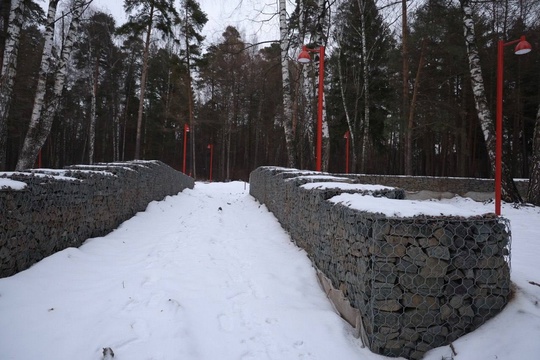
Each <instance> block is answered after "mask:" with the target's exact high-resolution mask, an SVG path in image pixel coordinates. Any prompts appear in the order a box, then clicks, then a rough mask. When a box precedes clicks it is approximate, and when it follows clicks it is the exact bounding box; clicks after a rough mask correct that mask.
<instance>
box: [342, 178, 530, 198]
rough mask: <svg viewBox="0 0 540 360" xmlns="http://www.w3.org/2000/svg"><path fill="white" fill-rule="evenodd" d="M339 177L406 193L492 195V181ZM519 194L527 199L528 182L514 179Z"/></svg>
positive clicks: (475, 179) (474, 179) (476, 179)
mask: <svg viewBox="0 0 540 360" xmlns="http://www.w3.org/2000/svg"><path fill="white" fill-rule="evenodd" d="M339 176H342V177H347V178H350V179H353V180H354V181H357V182H359V183H362V184H378V185H386V186H393V187H399V188H402V189H406V190H407V191H421V190H429V191H435V192H450V193H454V194H458V195H461V196H463V195H466V194H467V193H469V192H480V193H493V191H494V186H495V185H494V182H493V179H478V178H463V177H461V178H460V177H434V176H398V175H366V174H340V175H339ZM514 180H515V181H514V182H515V184H516V187H517V189H518V192H519V194H520V195H521V197H522V198H523V199H526V197H527V188H528V186H529V181H528V180H527V179H514Z"/></svg>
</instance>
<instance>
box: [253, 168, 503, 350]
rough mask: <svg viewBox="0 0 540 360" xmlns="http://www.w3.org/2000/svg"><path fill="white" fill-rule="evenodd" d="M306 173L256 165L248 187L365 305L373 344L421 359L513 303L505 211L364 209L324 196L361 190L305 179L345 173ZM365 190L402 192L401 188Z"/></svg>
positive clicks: (336, 282)
mask: <svg viewBox="0 0 540 360" xmlns="http://www.w3.org/2000/svg"><path fill="white" fill-rule="evenodd" d="M301 175H305V174H303V173H298V172H295V171H292V170H290V169H279V168H258V169H256V170H255V171H254V172H252V173H251V176H250V193H251V195H252V196H254V197H255V198H256V199H258V200H259V201H260V202H261V203H264V204H265V205H266V206H267V207H268V209H269V210H270V211H272V212H273V213H274V215H275V216H276V218H277V219H278V220H279V221H280V223H281V224H282V226H283V227H284V229H286V230H287V231H289V233H290V235H291V237H292V239H293V240H294V241H295V242H296V243H297V245H298V246H300V247H302V248H303V249H305V250H306V251H307V253H308V254H309V256H310V258H311V259H312V261H313V263H314V265H315V266H316V267H317V268H318V269H319V270H320V271H322V272H323V273H324V274H325V275H326V276H327V277H328V278H329V279H330V280H331V282H332V285H333V287H334V288H336V289H340V290H342V291H343V293H344V295H345V296H346V297H347V299H348V300H349V302H350V304H351V306H353V307H354V308H356V309H358V310H359V311H360V314H361V322H362V324H361V325H362V334H361V337H362V340H363V341H364V342H365V343H366V344H365V345H366V346H368V347H369V348H370V349H371V350H372V351H373V352H376V353H378V354H382V355H386V356H403V357H406V358H409V359H420V358H422V356H423V354H424V353H425V352H426V351H428V350H430V349H432V348H435V347H438V346H442V345H445V344H449V343H451V342H452V341H454V340H455V339H457V338H458V337H460V336H462V335H464V334H466V333H468V332H470V331H472V330H474V329H475V328H477V327H478V326H480V325H482V324H483V323H484V322H486V321H487V320H488V319H490V318H491V317H493V316H494V315H495V314H497V313H499V312H500V311H501V309H502V308H503V307H504V306H505V305H506V303H507V301H508V297H509V294H510V262H509V260H510V259H509V256H510V231H509V223H508V221H507V220H505V219H503V218H498V217H495V216H488V215H486V216H480V217H474V218H459V217H442V216H441V217H426V216H418V217H414V218H390V217H385V216H384V215H382V214H375V213H369V212H360V211H358V210H354V209H352V208H349V207H347V206H344V205H342V204H339V203H338V204H335V203H332V202H330V201H327V199H329V198H331V197H333V196H335V195H338V194H340V193H343V192H354V191H344V190H340V189H324V190H317V189H311V190H307V189H305V188H303V187H301V185H303V184H305V183H306V182H308V181H316V182H324V181H334V182H335V181H339V180H336V179H330V178H328V177H325V176H320V177H319V178H316V177H315V179H313V178H311V179H310V178H308V177H305V176H301ZM319 175H320V174H319ZM343 181H347V182H350V179H349V180H347V179H343ZM366 195H370V196H386V197H389V198H393V199H401V198H403V196H404V194H403V190H399V189H393V190H387V191H384V190H383V191H379V192H376V193H371V194H366Z"/></svg>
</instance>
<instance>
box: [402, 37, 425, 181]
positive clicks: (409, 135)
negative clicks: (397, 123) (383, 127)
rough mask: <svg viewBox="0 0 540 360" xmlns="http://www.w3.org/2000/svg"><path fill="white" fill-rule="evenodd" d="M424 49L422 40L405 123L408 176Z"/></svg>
mask: <svg viewBox="0 0 540 360" xmlns="http://www.w3.org/2000/svg"><path fill="white" fill-rule="evenodd" d="M425 48H426V40H425V39H424V40H423V41H422V50H421V51H420V61H419V62H418V70H417V71H416V77H415V79H414V89H413V94H412V99H411V104H410V106H409V118H408V121H407V142H406V143H407V149H408V151H409V153H407V161H406V164H408V167H409V170H410V173H409V175H412V157H413V156H412V144H413V141H412V137H413V136H412V134H413V129H414V110H415V109H416V98H417V97H418V89H419V87H420V74H421V72H422V68H423V67H424V52H425Z"/></svg>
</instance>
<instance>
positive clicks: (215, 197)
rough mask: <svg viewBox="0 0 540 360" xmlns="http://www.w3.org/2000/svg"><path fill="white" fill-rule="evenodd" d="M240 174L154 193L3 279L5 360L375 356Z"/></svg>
mask: <svg viewBox="0 0 540 360" xmlns="http://www.w3.org/2000/svg"><path fill="white" fill-rule="evenodd" d="M350 332H351V329H350V328H349V326H348V325H347V324H345V323H344V322H343V321H342V320H341V319H340V318H339V316H338V315H337V314H336V313H335V312H334V310H333V308H332V306H331V305H330V304H329V302H328V300H327V299H326V297H325V295H324V293H323V292H322V290H321V289H320V287H319V285H318V283H317V280H316V277H315V272H314V270H313V268H312V266H311V264H310V262H309V260H308V258H307V256H306V255H305V253H304V252H303V251H300V250H299V249H298V248H297V247H295V246H294V245H293V244H291V242H290V241H289V237H288V236H287V234H286V233H285V232H284V231H283V230H282V229H281V227H280V225H279V223H278V222H277V221H276V220H275V218H274V217H273V216H272V215H271V214H270V213H268V211H267V210H266V208H265V207H264V206H260V204H258V203H257V202H256V201H254V200H253V198H252V197H250V196H249V195H248V188H247V187H246V185H245V184H243V183H239V182H237V183H229V184H202V183H197V185H196V188H195V189H194V190H185V191H184V192H183V193H181V194H179V195H177V196H173V197H168V198H166V199H165V200H164V201H161V202H154V203H151V204H150V205H149V207H148V209H147V210H146V211H145V212H142V213H139V214H137V215H136V216H135V217H133V218H132V219H130V220H129V221H127V222H125V223H124V224H122V225H121V226H120V227H119V228H118V229H117V230H116V231H114V232H113V233H111V234H109V235H107V236H105V237H103V238H95V239H91V240H89V241H87V242H86V243H85V244H84V245H83V246H82V247H80V248H78V249H75V248H70V249H66V250H64V251H61V252H59V253H57V254H55V255H53V256H50V257H49V258H46V259H44V260H43V261H41V262H40V263H38V264H36V265H34V266H33V267H32V268H30V269H29V270H27V271H24V272H22V273H19V274H17V275H16V276H13V277H10V278H6V279H1V280H0V353H1V355H0V358H2V359H17V360H35V359H54V360H63V359H66V360H68V359H69V360H73V359H77V360H83V359H89V360H90V359H92V360H94V359H101V352H102V348H105V347H110V348H111V349H112V350H113V351H114V353H115V357H114V359H118V360H123V359H129V360H136V359H166V360H173V359H205V360H214V359H220V360H226V359H231V360H232V359H276V360H277V359H334V358H335V359H358V358H359V355H360V354H364V355H365V356H363V357H362V358H363V359H377V358H382V357H380V356H377V355H374V354H371V353H369V351H367V350H366V349H361V345H360V342H359V341H358V340H356V339H354V337H353V336H352V335H351V334H350Z"/></svg>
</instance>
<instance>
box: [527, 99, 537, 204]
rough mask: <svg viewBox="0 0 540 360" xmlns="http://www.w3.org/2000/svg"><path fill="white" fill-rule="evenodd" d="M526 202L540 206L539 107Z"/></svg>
mask: <svg viewBox="0 0 540 360" xmlns="http://www.w3.org/2000/svg"><path fill="white" fill-rule="evenodd" d="M527 201H528V202H530V203H531V204H534V205H536V206H540V106H539V107H538V112H537V113H536V124H535V126H534V137H533V156H532V161H531V170H530V177H529V188H528V190H527Z"/></svg>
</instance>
